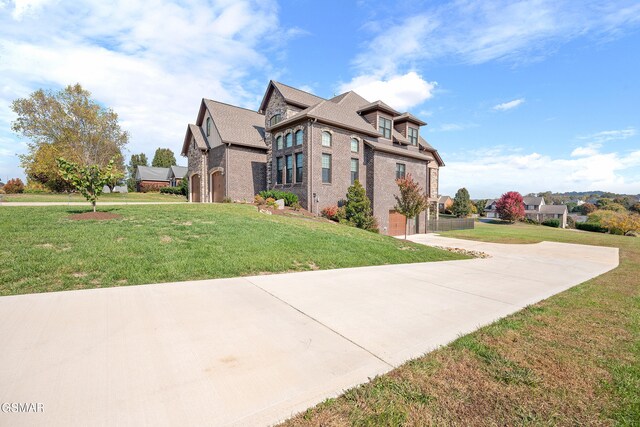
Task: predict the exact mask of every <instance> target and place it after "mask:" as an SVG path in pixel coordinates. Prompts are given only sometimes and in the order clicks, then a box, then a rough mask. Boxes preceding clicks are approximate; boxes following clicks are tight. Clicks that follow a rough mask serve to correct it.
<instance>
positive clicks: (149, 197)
mask: <svg viewBox="0 0 640 427" xmlns="http://www.w3.org/2000/svg"><path fill="white" fill-rule="evenodd" d="M1 196H2V201H4V202H85V203H88V202H87V200H86V199H85V198H84V197H83V196H82V195H81V194H78V193H73V194H59V193H40V194H25V193H23V194H2V195H1ZM186 201H187V198H186V197H184V196H176V195H173V194H160V193H107V194H102V195H101V196H100V197H99V198H98V204H100V202H186Z"/></svg>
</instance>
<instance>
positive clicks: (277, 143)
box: [276, 136, 282, 150]
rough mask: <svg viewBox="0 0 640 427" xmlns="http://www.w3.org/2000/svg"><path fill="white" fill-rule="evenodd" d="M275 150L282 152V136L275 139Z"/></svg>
mask: <svg viewBox="0 0 640 427" xmlns="http://www.w3.org/2000/svg"><path fill="white" fill-rule="evenodd" d="M276 149H278V150H282V136H279V137H277V138H276Z"/></svg>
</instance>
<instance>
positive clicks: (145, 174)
mask: <svg viewBox="0 0 640 427" xmlns="http://www.w3.org/2000/svg"><path fill="white" fill-rule="evenodd" d="M136 179H137V180H138V181H170V179H169V168H156V167H152V166H138V168H137V171H136Z"/></svg>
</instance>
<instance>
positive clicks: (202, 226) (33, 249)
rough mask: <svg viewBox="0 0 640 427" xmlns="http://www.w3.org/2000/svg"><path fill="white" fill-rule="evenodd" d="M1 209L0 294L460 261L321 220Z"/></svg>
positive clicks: (163, 209)
mask: <svg viewBox="0 0 640 427" xmlns="http://www.w3.org/2000/svg"><path fill="white" fill-rule="evenodd" d="M87 210H88V209H85V208H70V207H65V206H47V207H0V236H2V238H1V239H0V295H12V294H25V293H33V292H49V291H61V290H68V289H84V288H96V287H107V286H123V285H137V284H144V283H155V282H172V281H182V280H195V279H211V278H219V277H234V276H243V275H254V274H265V273H277V272H286V271H302V270H312V269H329V268H343V267H357V266H365V265H380V264H398V263H410V262H423V261H441V260H453V259H462V258H463V257H462V256H460V255H456V254H453V253H450V252H445V251H440V250H436V249H433V248H428V247H425V246H422V245H416V244H413V243H407V242H403V241H401V240H398V239H395V238H391V237H386V236H380V235H377V234H374V233H370V232H367V231H363V230H359V229H356V228H352V227H347V226H343V225H338V224H335V223H331V222H328V221H326V220H324V219H315V218H290V217H283V216H278V215H265V214H262V213H259V212H257V209H256V208H255V207H254V206H252V205H238V204H184V205H144V206H111V207H102V208H100V209H99V211H103V212H110V213H114V214H118V215H121V216H122V218H121V219H115V220H108V221H72V220H70V219H69V216H70V215H72V214H76V213H80V212H86V211H87Z"/></svg>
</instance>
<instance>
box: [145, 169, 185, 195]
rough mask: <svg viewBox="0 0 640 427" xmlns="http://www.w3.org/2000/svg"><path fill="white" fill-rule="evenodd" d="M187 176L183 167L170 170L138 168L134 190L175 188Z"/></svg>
mask: <svg viewBox="0 0 640 427" xmlns="http://www.w3.org/2000/svg"><path fill="white" fill-rule="evenodd" d="M186 174H187V168H186V167H185V166H171V167H170V168H156V167H150V166H138V167H137V169H136V189H137V190H138V191H140V189H141V187H143V186H145V185H146V186H153V187H176V186H178V185H180V182H181V181H182V179H183V178H184V176H185V175H186Z"/></svg>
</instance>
